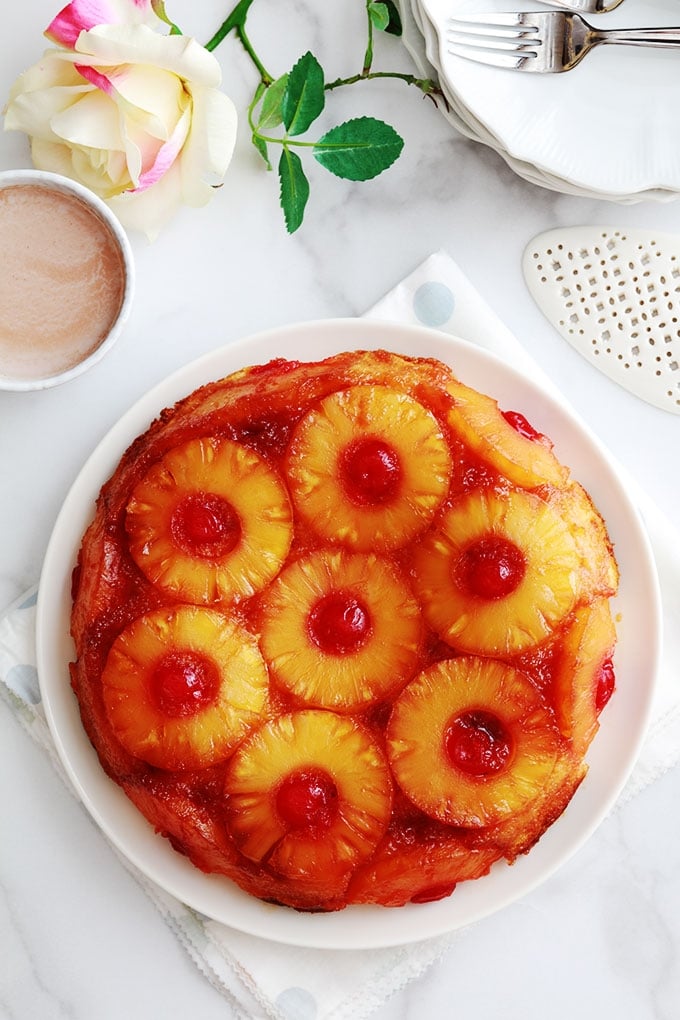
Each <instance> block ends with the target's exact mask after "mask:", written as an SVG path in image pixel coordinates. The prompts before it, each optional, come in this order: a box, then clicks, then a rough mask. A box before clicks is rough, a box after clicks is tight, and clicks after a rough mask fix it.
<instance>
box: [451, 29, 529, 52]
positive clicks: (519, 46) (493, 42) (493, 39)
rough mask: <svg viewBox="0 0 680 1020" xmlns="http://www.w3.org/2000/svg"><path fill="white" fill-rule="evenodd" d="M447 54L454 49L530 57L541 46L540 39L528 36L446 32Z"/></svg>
mask: <svg viewBox="0 0 680 1020" xmlns="http://www.w3.org/2000/svg"><path fill="white" fill-rule="evenodd" d="M447 35H448V48H449V52H451V53H452V52H453V48H454V47H458V48H459V49H462V48H463V47H465V48H466V49H470V50H474V51H475V52H476V51H477V50H478V49H482V50H493V51H494V52H495V53H503V52H507V53H517V54H520V55H522V54H524V55H528V56H531V55H532V54H535V53H536V50H537V49H538V47H539V46H540V45H541V40H540V39H535V38H532V36H530V35H512V36H505V37H500V36H494V35H485V34H482V33H479V34H478V33H477V32H469V33H465V32H448V33H447Z"/></svg>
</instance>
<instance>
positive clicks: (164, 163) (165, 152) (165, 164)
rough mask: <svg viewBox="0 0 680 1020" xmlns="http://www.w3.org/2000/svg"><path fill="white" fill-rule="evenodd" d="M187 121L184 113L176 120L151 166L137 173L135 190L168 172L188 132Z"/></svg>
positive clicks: (145, 186) (144, 188)
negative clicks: (137, 179) (137, 178)
mask: <svg viewBox="0 0 680 1020" xmlns="http://www.w3.org/2000/svg"><path fill="white" fill-rule="evenodd" d="M189 123H190V117H189V115H188V114H185V115H184V116H183V117H182V118H181V119H180V121H179V122H178V124H177V127H176V128H175V130H174V131H173V133H172V136H171V137H170V138H169V139H168V141H167V142H164V143H163V145H161V147H160V149H159V150H158V152H157V154H156V158H155V159H154V161H153V163H152V164H151V166H149V167H147V168H145V169H144V170H143V171H142V173H141V174H140V175H139V183H138V184H137V187H136V188H135V191H146V189H147V188H150V187H151V185H152V184H155V183H156V182H157V181H159V180H160V179H161V177H163V176H164V175H165V174H166V173H167V172H168V170H169V169H170V167H171V166H172V164H173V163H174V162H175V160H176V159H177V156H178V155H179V153H180V152H181V151H182V146H183V145H184V143H185V141H186V138H187V134H188V132H189Z"/></svg>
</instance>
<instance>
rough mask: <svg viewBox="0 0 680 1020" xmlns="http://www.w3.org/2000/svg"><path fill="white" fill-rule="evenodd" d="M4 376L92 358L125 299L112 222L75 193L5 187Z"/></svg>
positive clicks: (0, 307) (0, 195)
mask: <svg viewBox="0 0 680 1020" xmlns="http://www.w3.org/2000/svg"><path fill="white" fill-rule="evenodd" d="M0 247H1V249H2V259H1V261H0V375H3V376H5V377H6V378H13V379H36V378H49V377H51V376H54V375H58V374H59V373H61V372H64V371H66V370H68V369H70V368H73V367H74V366H75V365H77V364H79V363H80V362H81V361H82V360H83V359H84V358H86V357H88V355H90V354H91V353H92V352H93V351H94V350H96V348H97V347H98V346H99V344H100V343H102V341H103V340H104V339H105V338H106V336H107V334H108V333H109V331H110V329H111V327H112V326H113V324H114V322H115V320H116V318H117V316H118V314H119V312H120V309H121V306H122V303H123V297H124V292H125V264H124V260H123V255H122V252H121V250H120V246H119V244H118V242H117V240H116V238H115V236H114V235H113V233H112V232H111V230H110V228H109V227H108V225H107V224H106V223H105V222H104V221H103V220H102V219H101V218H100V217H99V216H98V215H97V213H96V212H95V211H94V210H92V209H90V208H89V206H88V205H86V203H85V202H83V201H81V199H79V198H78V197H76V196H75V195H70V194H68V193H65V192H62V191H58V190H56V189H53V188H50V187H46V186H44V185H41V184H16V185H10V186H9V187H6V188H3V189H0Z"/></svg>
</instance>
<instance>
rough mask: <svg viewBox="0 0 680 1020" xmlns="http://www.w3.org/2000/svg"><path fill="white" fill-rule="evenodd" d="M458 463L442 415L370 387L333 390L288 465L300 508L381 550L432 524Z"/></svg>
mask: <svg viewBox="0 0 680 1020" xmlns="http://www.w3.org/2000/svg"><path fill="white" fill-rule="evenodd" d="M451 469H452V465H451V455H450V452H449V448H448V445H447V443H446V440H445V438H444V435H443V433H442V430H441V427H440V425H439V423H438V421H437V419H436V418H435V416H434V415H433V414H432V413H431V412H430V411H428V410H427V409H426V408H425V407H423V406H422V405H421V404H419V403H418V402H417V401H415V400H413V398H412V397H410V396H408V395H407V394H405V393H401V392H399V391H398V390H393V389H390V388H388V387H387V386H367V385H360V386H352V387H351V388H350V389H347V390H342V391H339V392H336V393H332V394H331V395H330V396H328V397H326V398H325V399H324V400H322V401H321V403H320V404H319V405H318V407H316V408H314V409H313V410H311V411H310V412H309V413H308V414H307V415H306V416H305V417H304V418H303V419H302V420H301V421H300V422H299V424H298V425H297V427H296V429H295V432H294V434H293V439H292V441H291V445H290V448H289V452H288V458H287V464H286V471H287V475H288V482H289V485H290V490H291V495H292V497H293V502H294V503H295V507H296V510H297V512H298V513H299V514H300V516H301V517H302V518H303V519H304V520H305V521H306V522H307V523H308V524H309V525H310V526H311V527H312V528H314V530H315V531H316V532H317V533H318V534H320V535H321V536H322V537H323V538H325V539H326V540H327V541H331V542H342V543H344V544H345V545H348V546H350V547H351V548H354V549H357V550H361V551H377V552H382V551H385V550H388V549H396V548H399V547H401V546H403V545H405V544H406V543H407V542H409V541H410V540H411V539H412V538H413V537H414V536H415V535H417V534H418V533H419V532H420V531H422V530H423V529H424V528H426V527H427V525H428V524H429V523H430V522H431V520H432V518H433V517H434V515H435V513H436V512H437V510H438V508H439V506H440V505H441V503H442V501H443V500H444V498H445V496H446V494H447V492H448V488H449V482H450V477H451ZM352 477H353V479H354V484H352V483H351V479H352ZM348 483H349V485H348Z"/></svg>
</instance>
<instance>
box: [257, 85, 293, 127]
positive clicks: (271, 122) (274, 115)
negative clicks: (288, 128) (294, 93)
mask: <svg viewBox="0 0 680 1020" xmlns="http://www.w3.org/2000/svg"><path fill="white" fill-rule="evenodd" d="M287 85H288V75H287V74H283V75H281V77H280V78H277V79H276V81H275V82H272V84H271V85H270V86H269V88H268V89H267V90H266V92H265V94H264V99H263V100H262V108H261V110H260V119H259V120H258V122H257V126H258V127H259V128H261V129H262V130H263V131H269V130H271V128H275V127H278V126H279V124H281V123H283V110H282V104H283V96H284V94H285V91H286V86H287Z"/></svg>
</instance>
